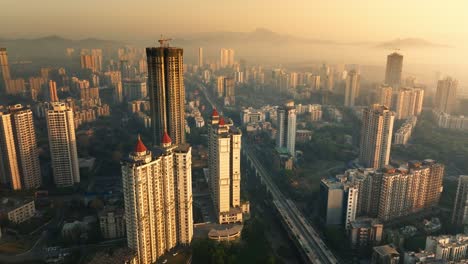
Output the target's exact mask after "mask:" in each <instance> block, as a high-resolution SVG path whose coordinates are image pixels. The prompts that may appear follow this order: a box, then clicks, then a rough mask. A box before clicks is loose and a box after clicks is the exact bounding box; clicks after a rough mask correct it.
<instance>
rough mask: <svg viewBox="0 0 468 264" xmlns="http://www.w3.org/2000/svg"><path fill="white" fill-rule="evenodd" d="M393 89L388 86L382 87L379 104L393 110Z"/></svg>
mask: <svg viewBox="0 0 468 264" xmlns="http://www.w3.org/2000/svg"><path fill="white" fill-rule="evenodd" d="M392 96H393V89H392V87H391V86H388V85H381V86H380V90H379V102H378V103H379V104H381V105H385V106H386V107H387V108H389V109H390V108H392Z"/></svg>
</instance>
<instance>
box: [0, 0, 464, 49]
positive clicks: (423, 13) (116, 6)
mask: <svg viewBox="0 0 468 264" xmlns="http://www.w3.org/2000/svg"><path fill="white" fill-rule="evenodd" d="M1 2H2V3H1V15H0V36H7V37H12V36H21V37H28V36H43V35H50V34H57V35H62V36H66V37H72V38H84V37H102V38H113V39H132V38H138V39H145V38H151V37H154V36H159V34H161V33H164V34H168V35H178V34H185V33H192V32H208V31H252V30H254V29H255V28H257V27H264V28H268V29H271V30H272V31H275V32H279V33H288V34H293V35H304V36H307V37H309V38H319V39H331V40H337V41H383V40H390V39H394V38H406V37H418V38H424V39H427V40H430V41H433V42H437V43H442V44H450V45H457V44H458V45H460V43H467V42H468V18H467V14H466V13H467V11H468V1H467V0H448V1H440V0H351V1H349V0H320V1H317V0H287V1H285V0H268V1H267V0H235V1H234V0H231V1H227V0H164V1H161V0H79V1H78V0H40V1H38V0H2V1H1Z"/></svg>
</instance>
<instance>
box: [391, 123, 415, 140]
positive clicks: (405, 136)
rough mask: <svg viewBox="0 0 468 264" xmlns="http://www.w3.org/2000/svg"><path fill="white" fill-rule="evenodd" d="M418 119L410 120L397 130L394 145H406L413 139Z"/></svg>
mask: <svg viewBox="0 0 468 264" xmlns="http://www.w3.org/2000/svg"><path fill="white" fill-rule="evenodd" d="M416 122H417V117H415V116H412V117H410V118H408V119H407V120H406V121H405V123H403V125H402V126H401V127H400V128H399V129H398V130H397V132H396V133H395V136H394V140H393V144H396V145H406V144H407V143H408V141H409V139H410V138H411V134H412V133H413V130H414V127H415V126H416Z"/></svg>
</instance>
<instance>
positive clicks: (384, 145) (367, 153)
mask: <svg viewBox="0 0 468 264" xmlns="http://www.w3.org/2000/svg"><path fill="white" fill-rule="evenodd" d="M394 119H395V116H394V113H393V112H392V111H390V110H388V108H387V107H386V106H384V105H378V104H374V105H373V106H370V107H367V108H365V109H364V111H363V118H362V128H361V140H360V149H359V161H360V162H361V163H362V164H363V165H364V166H365V167H368V168H375V169H378V168H382V167H384V166H385V165H388V162H389V160H390V149H391V144H392V133H393V121H394Z"/></svg>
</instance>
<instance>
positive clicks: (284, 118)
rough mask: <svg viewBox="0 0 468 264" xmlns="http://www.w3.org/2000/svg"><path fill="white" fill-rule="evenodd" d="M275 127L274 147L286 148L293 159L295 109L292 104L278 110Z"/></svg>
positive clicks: (294, 147) (294, 149)
mask: <svg viewBox="0 0 468 264" xmlns="http://www.w3.org/2000/svg"><path fill="white" fill-rule="evenodd" d="M276 118H277V120H278V123H277V126H276V147H278V148H287V149H288V152H289V154H291V155H292V156H293V157H294V156H295V154H296V153H295V152H296V109H295V108H294V102H288V103H287V104H285V105H284V106H281V107H279V108H278V111H277V117H276Z"/></svg>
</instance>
